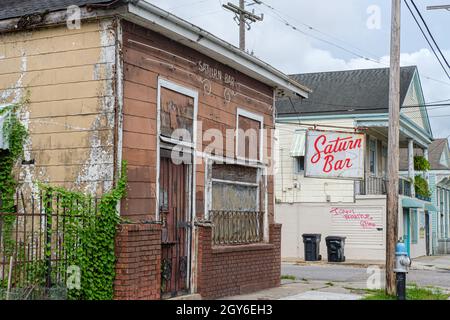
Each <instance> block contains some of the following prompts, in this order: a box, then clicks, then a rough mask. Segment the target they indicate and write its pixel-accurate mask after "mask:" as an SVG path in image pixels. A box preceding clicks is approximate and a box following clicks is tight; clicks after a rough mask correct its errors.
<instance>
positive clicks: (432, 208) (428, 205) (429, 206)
mask: <svg viewBox="0 0 450 320" xmlns="http://www.w3.org/2000/svg"><path fill="white" fill-rule="evenodd" d="M425 210H427V211H434V212H438V211H439V210H438V208H436V206H435V205H434V204H432V203H425Z"/></svg>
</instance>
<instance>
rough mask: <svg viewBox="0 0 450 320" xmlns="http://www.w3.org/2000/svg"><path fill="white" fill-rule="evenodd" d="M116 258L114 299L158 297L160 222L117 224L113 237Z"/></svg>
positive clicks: (152, 298)
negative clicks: (114, 239) (115, 233)
mask: <svg viewBox="0 0 450 320" xmlns="http://www.w3.org/2000/svg"><path fill="white" fill-rule="evenodd" d="M116 259H117V262H116V279H115V282H114V299H116V300H158V299H160V290H161V274H160V268H161V267H160V265H161V226H160V225H158V224H122V225H120V226H119V230H118V232H117V236H116Z"/></svg>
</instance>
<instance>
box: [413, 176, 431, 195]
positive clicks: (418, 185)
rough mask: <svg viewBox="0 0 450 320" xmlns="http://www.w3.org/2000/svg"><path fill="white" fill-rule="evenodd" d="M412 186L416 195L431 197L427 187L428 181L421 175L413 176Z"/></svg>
mask: <svg viewBox="0 0 450 320" xmlns="http://www.w3.org/2000/svg"><path fill="white" fill-rule="evenodd" d="M414 188H415V190H416V195H418V196H421V197H424V198H429V197H431V192H430V189H429V187H428V182H427V180H426V179H425V178H424V177H422V176H421V175H416V177H415V178H414Z"/></svg>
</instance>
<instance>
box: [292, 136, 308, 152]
mask: <svg viewBox="0 0 450 320" xmlns="http://www.w3.org/2000/svg"><path fill="white" fill-rule="evenodd" d="M305 144H306V131H304V130H296V131H295V132H294V140H293V142H292V146H291V157H304V156H305Z"/></svg>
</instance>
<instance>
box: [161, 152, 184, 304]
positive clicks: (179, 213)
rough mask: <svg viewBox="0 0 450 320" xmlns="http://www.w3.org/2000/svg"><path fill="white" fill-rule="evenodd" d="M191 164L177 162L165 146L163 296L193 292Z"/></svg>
mask: <svg viewBox="0 0 450 320" xmlns="http://www.w3.org/2000/svg"><path fill="white" fill-rule="evenodd" d="M188 172H189V166H188V165H186V164H174V163H173V162H172V160H171V158H170V151H166V150H163V149H161V158H160V177H159V212H160V220H161V222H162V232H161V298H163V299H164V298H172V297H176V296H180V295H184V294H188V293H189V291H190V285H189V284H190V272H189V269H190V261H191V260H190V239H191V227H190V214H189V212H190V210H189V201H188V200H189V196H188V193H187V192H189V179H188Z"/></svg>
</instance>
